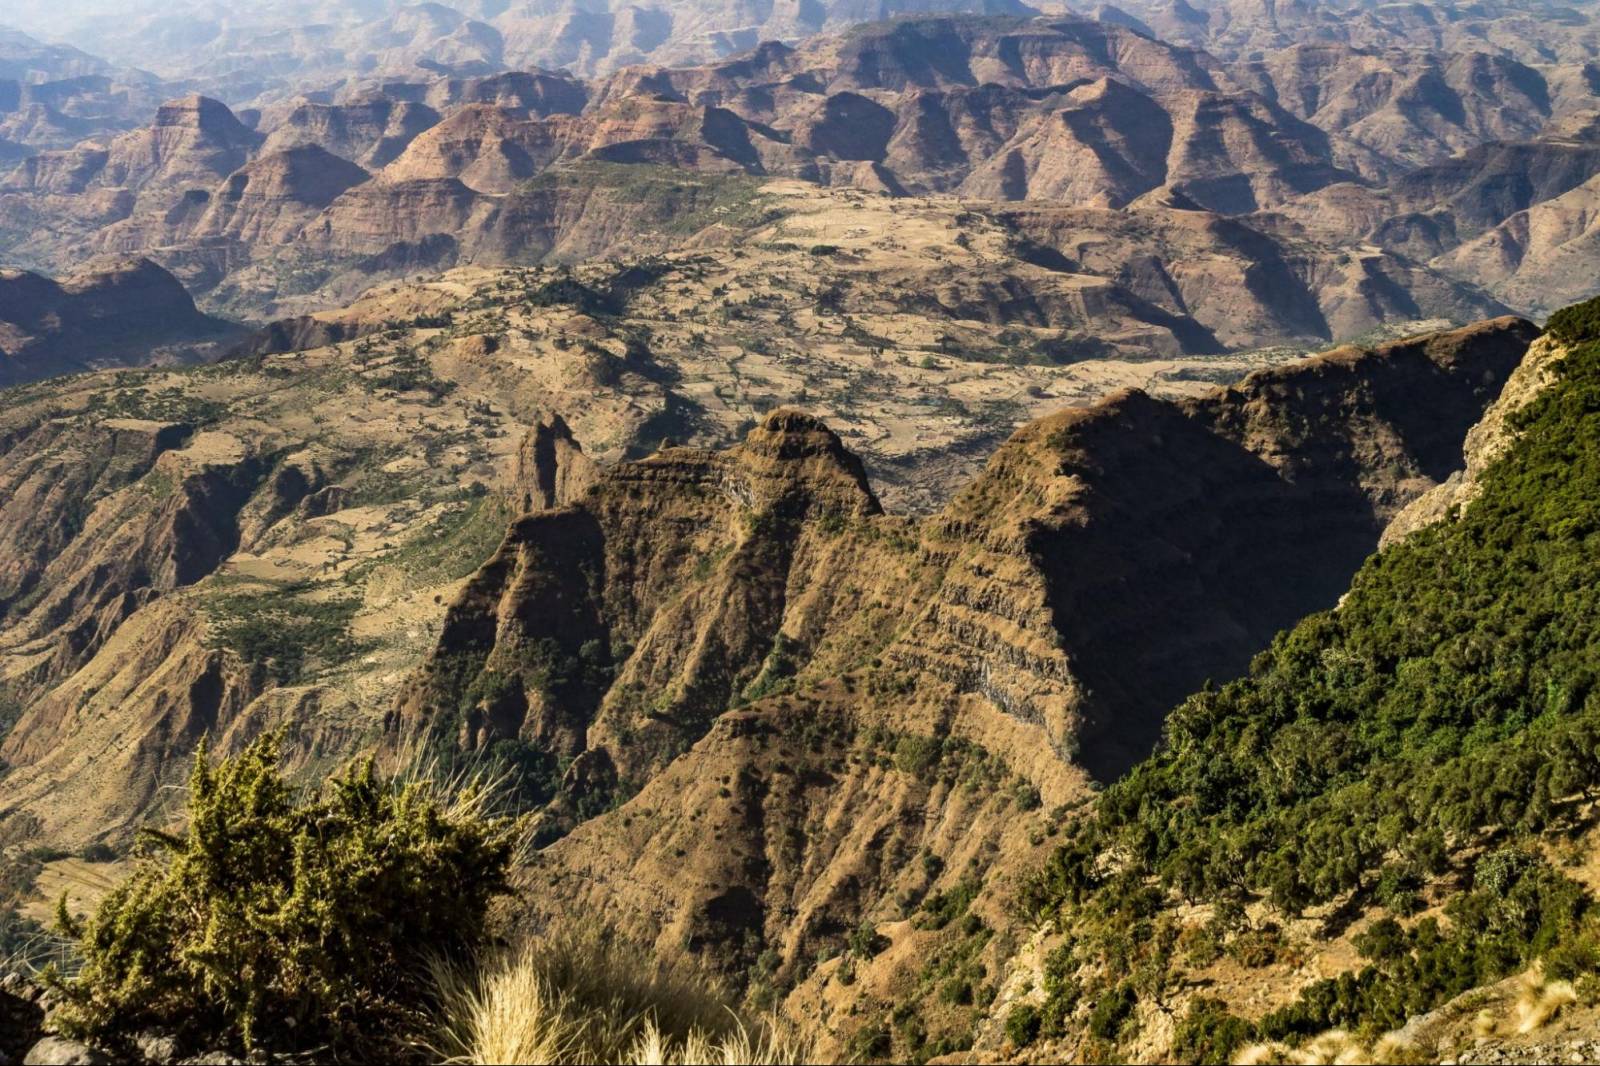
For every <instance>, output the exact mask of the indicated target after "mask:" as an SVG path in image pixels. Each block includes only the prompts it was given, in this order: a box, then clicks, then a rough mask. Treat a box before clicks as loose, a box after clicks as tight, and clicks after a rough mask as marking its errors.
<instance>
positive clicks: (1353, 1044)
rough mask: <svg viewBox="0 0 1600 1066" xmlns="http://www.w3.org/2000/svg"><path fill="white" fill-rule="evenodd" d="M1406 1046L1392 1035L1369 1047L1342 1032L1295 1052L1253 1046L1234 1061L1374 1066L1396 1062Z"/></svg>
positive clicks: (1244, 1064) (1254, 1065)
mask: <svg viewBox="0 0 1600 1066" xmlns="http://www.w3.org/2000/svg"><path fill="white" fill-rule="evenodd" d="M1409 1050H1410V1048H1409V1046H1408V1045H1407V1044H1406V1043H1405V1042H1404V1041H1402V1040H1400V1039H1399V1038H1397V1037H1395V1036H1393V1035H1392V1034H1390V1035H1387V1036H1382V1037H1379V1038H1378V1041H1377V1042H1376V1043H1374V1044H1371V1045H1368V1044H1366V1043H1364V1042H1362V1041H1361V1040H1359V1039H1357V1038H1356V1037H1354V1036H1352V1035H1350V1034H1349V1033H1347V1032H1345V1031H1344V1030H1342V1029H1334V1030H1330V1031H1329V1032H1326V1033H1322V1034H1321V1035H1319V1036H1317V1037H1314V1038H1313V1039H1311V1040H1309V1041H1307V1042H1306V1043H1305V1044H1303V1045H1301V1046H1300V1047H1297V1048H1291V1047H1288V1046H1287V1045H1284V1044H1255V1045H1252V1046H1251V1047H1247V1048H1243V1049H1242V1050H1240V1052H1239V1053H1238V1055H1236V1056H1235V1057H1234V1060H1233V1061H1234V1062H1235V1063H1236V1064H1238V1066H1266V1064H1267V1063H1285V1064H1291V1063H1292V1064H1294V1066H1376V1064H1378V1063H1389V1062H1399V1061H1401V1060H1402V1059H1403V1058H1404V1057H1405V1053H1406V1052H1407V1051H1409Z"/></svg>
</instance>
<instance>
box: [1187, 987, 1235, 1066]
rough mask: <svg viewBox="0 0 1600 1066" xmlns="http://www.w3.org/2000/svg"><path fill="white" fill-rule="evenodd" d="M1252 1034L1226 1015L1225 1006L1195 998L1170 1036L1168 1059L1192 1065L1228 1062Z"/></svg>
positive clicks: (1220, 1002)
mask: <svg viewBox="0 0 1600 1066" xmlns="http://www.w3.org/2000/svg"><path fill="white" fill-rule="evenodd" d="M1254 1035H1255V1029H1254V1027H1252V1026H1251V1024H1250V1023H1249V1022H1247V1021H1245V1020H1244V1019H1243V1018H1239V1017H1235V1016H1234V1015H1232V1014H1229V1013H1228V1007H1227V1004H1226V1003H1223V1002H1222V1001H1221V1000H1220V999H1208V998H1206V997H1205V996H1199V997H1197V998H1195V999H1194V1000H1193V1001H1191V1002H1190V1004H1189V1012H1188V1013H1187V1014H1185V1015H1184V1016H1183V1020H1182V1021H1181V1022H1179V1023H1178V1029H1177V1032H1175V1033H1174V1034H1173V1037H1172V1058H1173V1059H1174V1061H1177V1062H1192V1063H1195V1064H1196V1066H1211V1064H1220V1063H1227V1062H1232V1061H1233V1052H1234V1050H1235V1049H1236V1048H1238V1046H1239V1045H1240V1044H1243V1043H1244V1042H1245V1041H1247V1040H1249V1039H1250V1038H1251V1037H1253V1036H1254Z"/></svg>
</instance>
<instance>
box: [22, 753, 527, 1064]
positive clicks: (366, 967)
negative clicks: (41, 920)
mask: <svg viewBox="0 0 1600 1066" xmlns="http://www.w3.org/2000/svg"><path fill="white" fill-rule="evenodd" d="M278 763H279V738H278V737H277V736H276V735H273V736H267V737H264V738H262V739H260V740H257V741H256V742H254V743H253V744H251V745H250V746H249V748H247V749H246V750H245V751H244V752H243V753H241V754H240V755H238V756H236V757H234V758H231V759H223V760H220V761H218V762H216V763H212V762H211V761H210V760H208V758H207V756H206V751H205V748H204V746H202V748H201V750H200V752H199V753H198V754H197V755H196V757H195V764H194V770H193V772H192V774H191V776H190V780H189V808H188V814H189V828H188V829H187V831H186V832H185V833H184V834H183V835H182V836H169V835H166V834H162V833H156V832H153V831H150V832H149V836H150V837H151V838H152V839H154V840H155V841H157V842H158V843H159V844H160V846H161V847H160V853H158V854H157V855H156V856H155V857H153V858H150V859H147V860H146V861H144V863H143V864H142V865H141V866H140V867H139V868H138V869H137V870H136V872H135V873H134V874H133V876H132V877H131V878H130V879H129V880H128V881H127V882H125V883H124V884H123V885H121V886H120V887H119V888H117V889H116V890H115V891H113V892H112V893H111V894H110V895H109V896H108V897H107V898H106V900H105V902H104V903H103V904H102V905H101V906H100V908H99V910H98V911H97V912H96V913H95V914H94V915H93V916H92V917H90V918H89V919H88V921H87V922H86V923H84V924H83V926H82V927H81V928H79V927H77V925H76V923H73V922H72V921H71V920H70V919H68V918H67V917H66V915H65V913H64V911H65V907H64V906H63V907H62V908H61V909H62V911H63V913H62V915H61V921H62V924H63V925H64V926H65V927H66V930H65V931H67V932H69V933H70V934H72V935H75V936H77V937H78V938H79V940H80V951H81V954H82V958H83V967H82V970H81V971H80V972H79V974H78V976H76V977H75V978H72V979H70V980H63V979H60V978H54V979H53V981H54V983H55V984H56V985H57V986H58V987H59V990H60V992H61V994H62V996H63V1006H62V1008H61V1010H60V1012H59V1014H58V1024H60V1025H61V1026H62V1028H63V1029H64V1030H66V1031H67V1032H70V1033H72V1034H74V1035H78V1036H89V1037H94V1038H96V1039H99V1040H102V1041H108V1042H111V1043H113V1044H114V1043H116V1042H117V1041H119V1040H121V1039H125V1038H126V1036H127V1035H128V1034H131V1033H136V1032H138V1031H140V1030H142V1029H147V1028H154V1029H160V1030H164V1031H170V1032H174V1033H176V1034H178V1035H179V1036H180V1038H182V1039H185V1040H188V1041H192V1042H194V1043H197V1044H204V1046H207V1047H218V1046H221V1047H233V1048H240V1047H243V1048H246V1049H255V1048H261V1047H269V1046H278V1045H281V1044H283V1043H285V1042H292V1044H293V1046H294V1047H296V1048H300V1049H305V1048H326V1049H332V1050H335V1051H339V1050H348V1049H350V1048H354V1047H360V1048H361V1049H362V1051H363V1053H365V1054H372V1053H373V1049H374V1048H375V1047H382V1046H384V1045H385V1044H386V1043H387V1044H389V1045H391V1046H398V1045H399V1043H400V1042H401V1041H403V1040H404V1039H405V1038H406V1036H407V1034H408V1033H409V1032H410V1031H411V1028H412V1027H413V1026H414V1025H415V1024H417V1018H418V1011H419V1009H420V1007H421V1006H422V1005H423V1000H424V998H425V996H426V994H427V992H426V989H427V981H428V975H427V972H426V970H427V966H426V963H427V960H426V959H424V958H423V957H422V953H424V952H427V953H430V954H431V953H439V954H445V955H460V954H464V953H466V952H469V951H471V950H473V949H475V948H476V947H477V946H478V945H479V944H480V943H481V942H482V941H483V939H484V936H485V922H486V914H487V908H488V904H489V900H490V898H491V897H492V896H494V895H496V894H497V893H501V892H504V891H505V890H506V880H505V877H506V872H507V870H508V868H509V865H510V862H511V860H512V857H513V852H514V848H515V842H514V835H515V833H516V831H517V829H518V827H517V826H516V824H515V823H511V822H508V821H506V820H502V819H486V818H485V817H483V815H482V813H481V807H482V804H481V796H475V794H474V793H472V792H470V791H469V792H468V793H467V794H466V795H465V796H463V797H458V798H457V799H456V800H454V801H447V800H444V799H442V798H441V797H440V796H439V795H438V793H437V790H435V789H433V788H430V787H428V786H426V785H423V784H418V783H411V784H406V785H401V784H398V783H396V782H394V781H391V780H388V779H385V778H382V777H380V776H379V775H378V774H377V773H376V772H375V771H374V769H373V766H372V764H371V762H370V761H369V762H367V763H366V764H364V765H360V766H353V767H351V768H350V769H349V770H348V771H347V772H345V773H343V774H340V775H337V776H335V777H333V778H331V779H330V780H328V781H327V782H326V783H325V784H324V785H323V787H322V788H320V789H319V790H318V791H316V792H314V793H308V794H298V793H297V791H296V790H295V789H294V788H293V787H291V786H290V785H289V784H288V783H287V782H286V781H285V780H284V778H283V777H282V775H281V774H280V772H279V769H278Z"/></svg>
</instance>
